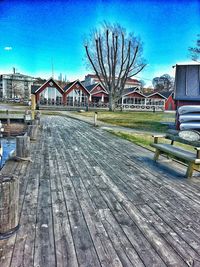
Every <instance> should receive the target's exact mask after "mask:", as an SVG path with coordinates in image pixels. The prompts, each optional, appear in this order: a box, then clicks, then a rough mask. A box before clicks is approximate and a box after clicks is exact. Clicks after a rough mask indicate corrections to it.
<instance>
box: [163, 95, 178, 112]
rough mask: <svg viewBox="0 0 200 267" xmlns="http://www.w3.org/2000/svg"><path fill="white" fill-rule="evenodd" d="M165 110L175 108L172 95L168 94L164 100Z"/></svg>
mask: <svg viewBox="0 0 200 267" xmlns="http://www.w3.org/2000/svg"><path fill="white" fill-rule="evenodd" d="M165 110H176V104H175V101H174V99H173V97H172V95H170V96H169V97H168V99H167V100H166V102H165Z"/></svg>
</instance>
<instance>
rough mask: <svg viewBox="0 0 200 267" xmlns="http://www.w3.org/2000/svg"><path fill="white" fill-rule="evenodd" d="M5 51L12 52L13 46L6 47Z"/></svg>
mask: <svg viewBox="0 0 200 267" xmlns="http://www.w3.org/2000/svg"><path fill="white" fill-rule="evenodd" d="M4 50H6V51H10V50H12V47H11V46H6V47H4Z"/></svg>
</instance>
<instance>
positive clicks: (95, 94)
mask: <svg viewBox="0 0 200 267" xmlns="http://www.w3.org/2000/svg"><path fill="white" fill-rule="evenodd" d="M86 89H87V90H88V92H89V93H90V98H89V102H90V104H93V105H94V106H99V105H102V104H107V103H108V102H109V98H108V92H107V91H106V90H105V89H104V88H103V86H102V85H101V84H100V83H96V84H92V85H89V86H86Z"/></svg>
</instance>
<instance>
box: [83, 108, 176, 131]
mask: <svg viewBox="0 0 200 267" xmlns="http://www.w3.org/2000/svg"><path fill="white" fill-rule="evenodd" d="M79 115H80V113H79ZM81 115H82V116H85V117H93V116H94V112H85V113H81ZM98 120H99V121H102V122H105V123H109V124H112V125H117V126H124V127H128V128H132V129H137V130H143V131H152V132H166V130H167V126H166V125H164V124H162V122H174V121H175V114H174V113H164V112H155V113H153V112H130V111H129V112H119V111H118V112H109V111H100V112H98Z"/></svg>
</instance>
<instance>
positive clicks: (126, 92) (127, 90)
mask: <svg viewBox="0 0 200 267" xmlns="http://www.w3.org/2000/svg"><path fill="white" fill-rule="evenodd" d="M137 89H138V87H131V88H125V89H124V91H123V95H126V94H129V93H132V92H136V93H140V91H137ZM140 94H141V93H140Z"/></svg>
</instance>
